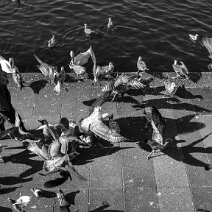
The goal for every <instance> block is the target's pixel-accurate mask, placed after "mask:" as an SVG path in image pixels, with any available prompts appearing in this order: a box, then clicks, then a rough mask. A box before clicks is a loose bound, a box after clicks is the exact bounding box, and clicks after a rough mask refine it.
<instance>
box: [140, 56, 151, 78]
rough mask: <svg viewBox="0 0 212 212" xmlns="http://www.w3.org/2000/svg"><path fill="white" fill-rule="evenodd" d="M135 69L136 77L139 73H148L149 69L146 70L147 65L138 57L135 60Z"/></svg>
mask: <svg viewBox="0 0 212 212" xmlns="http://www.w3.org/2000/svg"><path fill="white" fill-rule="evenodd" d="M137 68H138V75H139V73H140V71H141V72H142V73H145V71H148V70H149V69H148V68H147V65H146V63H145V61H144V60H143V59H142V57H141V56H139V57H138V60H137Z"/></svg>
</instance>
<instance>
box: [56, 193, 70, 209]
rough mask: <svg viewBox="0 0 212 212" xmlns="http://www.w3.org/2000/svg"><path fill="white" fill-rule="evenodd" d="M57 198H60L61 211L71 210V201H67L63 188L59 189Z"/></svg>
mask: <svg viewBox="0 0 212 212" xmlns="http://www.w3.org/2000/svg"><path fill="white" fill-rule="evenodd" d="M57 198H58V200H59V205H60V212H70V209H69V203H68V202H67V200H66V198H65V195H64V193H63V191H62V190H61V189H58V191H57Z"/></svg>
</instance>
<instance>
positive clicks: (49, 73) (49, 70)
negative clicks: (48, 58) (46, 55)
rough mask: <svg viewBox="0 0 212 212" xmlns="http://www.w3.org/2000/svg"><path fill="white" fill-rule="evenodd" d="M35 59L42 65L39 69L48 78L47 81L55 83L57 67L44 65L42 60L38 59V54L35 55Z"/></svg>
mask: <svg viewBox="0 0 212 212" xmlns="http://www.w3.org/2000/svg"><path fill="white" fill-rule="evenodd" d="M34 57H35V59H36V60H37V61H38V62H39V63H40V65H38V66H37V68H38V69H39V70H40V71H41V73H42V74H43V75H44V76H45V77H47V79H48V80H49V81H50V82H51V83H54V76H55V71H57V66H52V65H48V64H47V63H44V62H43V61H42V60H40V59H39V58H38V56H37V55H36V54H34Z"/></svg>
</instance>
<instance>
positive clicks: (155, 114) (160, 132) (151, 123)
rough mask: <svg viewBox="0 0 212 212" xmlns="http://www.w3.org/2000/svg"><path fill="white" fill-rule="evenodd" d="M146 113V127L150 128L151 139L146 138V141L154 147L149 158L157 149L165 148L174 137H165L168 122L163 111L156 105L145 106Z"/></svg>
mask: <svg viewBox="0 0 212 212" xmlns="http://www.w3.org/2000/svg"><path fill="white" fill-rule="evenodd" d="M144 115H145V117H146V118H147V123H146V125H145V129H147V130H148V134H149V139H146V140H145V143H146V144H148V145H149V146H150V147H151V149H152V151H151V152H150V154H149V155H148V156H147V159H149V158H150V156H151V155H152V154H154V153H155V151H156V150H163V149H165V148H166V147H167V144H168V143H170V142H171V141H172V139H171V138H166V139H164V135H165V129H166V123H165V120H164V118H163V117H162V115H161V113H160V112H159V110H158V109H157V108H156V107H155V106H152V107H146V108H144Z"/></svg>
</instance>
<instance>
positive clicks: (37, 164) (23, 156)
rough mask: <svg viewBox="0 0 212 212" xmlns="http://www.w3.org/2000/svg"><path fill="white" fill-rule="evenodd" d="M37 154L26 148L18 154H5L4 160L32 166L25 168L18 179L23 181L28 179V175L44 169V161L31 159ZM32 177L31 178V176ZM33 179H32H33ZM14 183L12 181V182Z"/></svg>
mask: <svg viewBox="0 0 212 212" xmlns="http://www.w3.org/2000/svg"><path fill="white" fill-rule="evenodd" d="M35 156H37V155H35V154H32V153H30V152H29V151H28V150H27V149H25V150H24V151H22V152H19V153H17V154H13V155H10V156H5V157H3V159H4V162H5V163H7V162H12V163H18V164H25V165H27V166H30V167H31V168H29V169H27V170H25V171H24V172H23V173H21V174H20V175H19V177H18V178H17V179H19V180H20V181H21V179H22V180H23V181H26V180H27V179H23V178H26V177H28V176H31V175H33V174H35V173H36V172H38V171H40V170H42V169H43V161H40V160H31V159H30V158H32V157H35ZM29 179H31V178H29ZM31 180H32V179H31ZM11 183H12V182H11Z"/></svg>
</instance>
